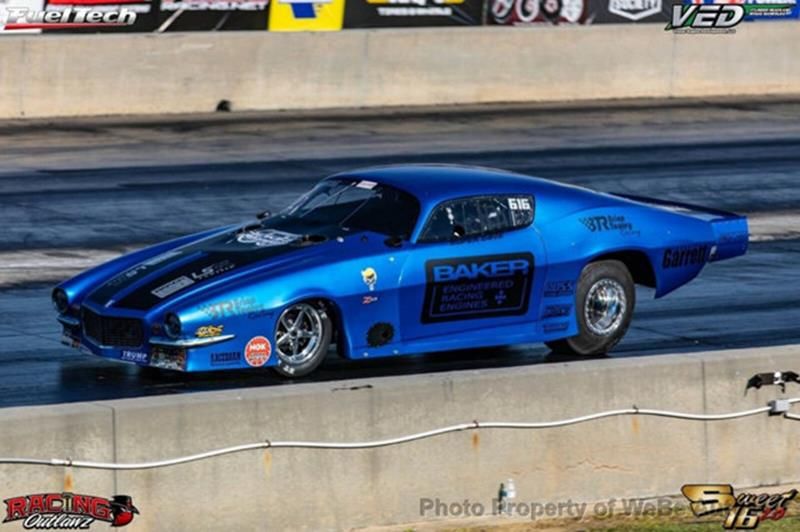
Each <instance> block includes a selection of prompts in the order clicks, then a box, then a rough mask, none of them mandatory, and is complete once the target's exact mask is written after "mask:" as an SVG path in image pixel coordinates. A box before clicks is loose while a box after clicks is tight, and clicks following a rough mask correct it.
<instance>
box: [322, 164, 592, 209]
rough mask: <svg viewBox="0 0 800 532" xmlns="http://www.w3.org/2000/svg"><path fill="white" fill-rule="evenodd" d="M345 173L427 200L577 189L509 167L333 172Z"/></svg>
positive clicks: (400, 167) (428, 166) (409, 166)
mask: <svg viewBox="0 0 800 532" xmlns="http://www.w3.org/2000/svg"><path fill="white" fill-rule="evenodd" d="M343 177H346V178H356V179H366V180H370V181H376V182H378V183H381V184H385V185H389V186H393V187H396V188H399V189H401V190H405V191H406V192H410V193H411V194H413V195H415V196H416V197H417V198H418V199H419V200H420V202H422V203H426V204H431V203H438V202H440V201H444V200H447V199H451V198H458V197H464V196H474V195H480V194H500V193H517V194H519V193H529V194H536V193H538V192H543V191H545V190H553V191H556V189H557V190H559V191H564V190H569V189H577V187H571V186H569V185H562V184H559V183H556V182H554V181H548V180H546V179H541V178H537V177H531V176H527V175H522V174H516V173H514V172H509V171H506V170H499V169H494V168H482V167H476V166H458V165H446V164H406V165H388V166H374V167H369V168H360V169H356V170H350V171H347V172H342V173H340V174H336V175H333V176H331V178H334V179H341V178H343ZM577 190H585V189H577Z"/></svg>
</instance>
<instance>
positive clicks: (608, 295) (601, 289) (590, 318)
mask: <svg viewBox="0 0 800 532" xmlns="http://www.w3.org/2000/svg"><path fill="white" fill-rule="evenodd" d="M627 307H628V301H627V298H626V297H625V289H624V288H623V287H622V285H621V284H620V283H618V282H617V281H615V280H613V279H600V280H599V281H597V282H596V283H594V284H593V285H592V287H591V288H589V292H588V293H587V294H586V302H585V303H584V306H583V316H584V318H585V321H586V326H587V327H588V328H589V330H590V331H592V332H593V333H594V334H596V335H598V336H608V335H609V334H612V333H613V332H614V331H616V330H617V329H619V326H620V324H621V323H622V318H623V317H625V310H626V309H627Z"/></svg>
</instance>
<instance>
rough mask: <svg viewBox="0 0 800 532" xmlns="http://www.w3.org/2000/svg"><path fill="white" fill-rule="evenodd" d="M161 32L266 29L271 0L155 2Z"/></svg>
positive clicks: (161, 0) (174, 0) (167, 0)
mask: <svg viewBox="0 0 800 532" xmlns="http://www.w3.org/2000/svg"><path fill="white" fill-rule="evenodd" d="M156 1H158V2H160V6H159V13H158V29H159V31H170V32H173V31H228V30H237V31H238V30H264V29H266V27H267V14H268V9H269V0H156Z"/></svg>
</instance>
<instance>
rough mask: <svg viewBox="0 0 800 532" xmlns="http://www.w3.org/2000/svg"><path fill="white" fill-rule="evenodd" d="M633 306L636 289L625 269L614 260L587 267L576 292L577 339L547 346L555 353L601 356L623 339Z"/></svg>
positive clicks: (562, 340) (567, 339)
mask: <svg viewBox="0 0 800 532" xmlns="http://www.w3.org/2000/svg"><path fill="white" fill-rule="evenodd" d="M635 306H636V289H635V286H634V283H633V278H632V277H631V274H630V272H629V271H628V268H627V267H625V265H624V264H623V263H621V262H620V261H617V260H603V261H598V262H592V263H589V264H587V265H586V266H585V267H584V268H583V271H582V272H581V276H580V278H579V279H578V286H577V289H576V291H575V314H576V319H577V321H578V335H577V336H573V337H571V338H564V339H561V340H554V341H552V342H546V343H545V345H547V347H549V348H550V349H552V350H553V351H554V352H556V353H564V354H570V355H578V356H597V355H604V354H606V353H608V352H609V351H611V350H612V349H613V348H614V346H616V345H617V344H618V343H619V342H620V340H622V338H623V337H624V336H625V333H626V332H627V331H628V326H630V323H631V319H632V318H633V309H634V307H635Z"/></svg>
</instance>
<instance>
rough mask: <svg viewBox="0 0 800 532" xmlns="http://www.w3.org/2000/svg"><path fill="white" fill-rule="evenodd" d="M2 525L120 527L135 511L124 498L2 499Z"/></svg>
mask: <svg viewBox="0 0 800 532" xmlns="http://www.w3.org/2000/svg"><path fill="white" fill-rule="evenodd" d="M3 502H5V504H6V517H5V519H3V523H11V522H13V521H22V527H23V528H24V529H26V530H31V529H49V530H54V529H58V530H77V529H83V530H86V529H88V528H89V527H90V526H91V525H92V523H94V522H95V521H103V522H105V523H110V526H112V527H122V526H126V525H127V524H129V523H130V522H131V521H133V518H134V516H135V515H136V514H138V513H139V510H137V509H136V507H135V506H134V505H133V500H132V499H131V498H130V497H129V496H127V495H114V496H113V497H112V498H111V499H106V498H105V497H96V496H94V495H81V494H78V493H69V492H64V493H38V494H35V495H25V496H23V497H12V498H10V499H6V500H5V501H3Z"/></svg>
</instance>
